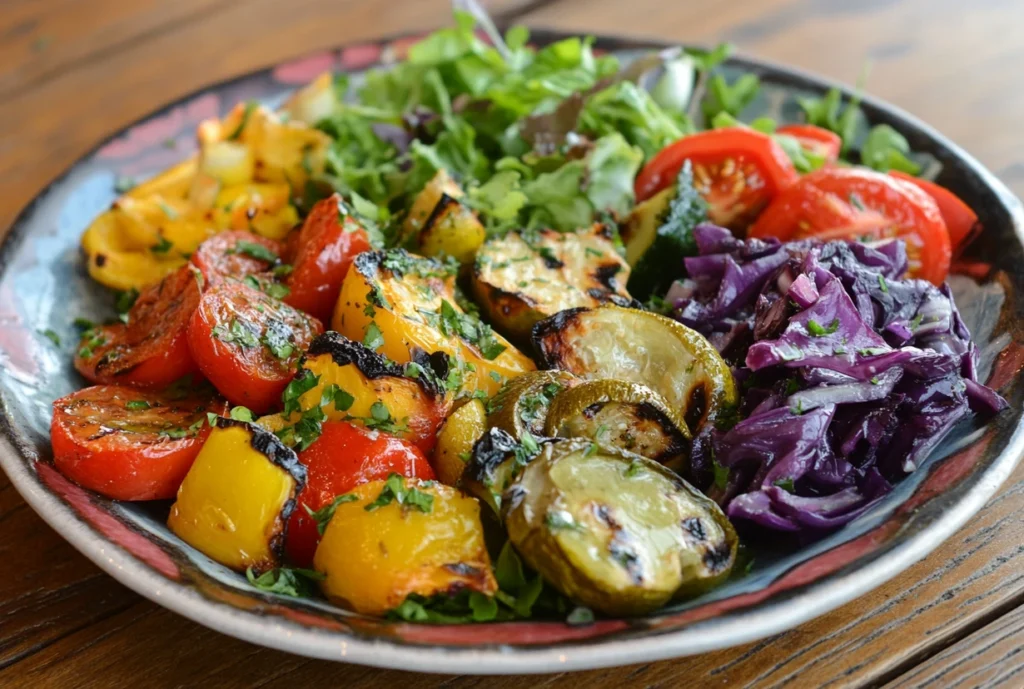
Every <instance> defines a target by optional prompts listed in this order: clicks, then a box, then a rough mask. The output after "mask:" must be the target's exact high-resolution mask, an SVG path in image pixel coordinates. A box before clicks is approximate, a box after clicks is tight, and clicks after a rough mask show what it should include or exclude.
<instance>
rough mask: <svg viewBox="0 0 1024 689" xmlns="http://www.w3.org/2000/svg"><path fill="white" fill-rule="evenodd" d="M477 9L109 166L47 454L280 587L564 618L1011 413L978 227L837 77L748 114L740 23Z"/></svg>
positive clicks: (689, 586)
mask: <svg viewBox="0 0 1024 689" xmlns="http://www.w3.org/2000/svg"><path fill="white" fill-rule="evenodd" d="M484 29H485V30H484V31H482V32H481V31H480V27H478V26H477V21H476V20H475V19H474V18H473V16H471V15H469V14H464V13H458V12H457V13H456V15H455V25H454V26H452V27H450V28H445V29H441V30H440V31H437V32H435V33H433V34H431V35H430V36H428V37H426V38H425V39H423V40H422V41H420V42H418V43H416V44H415V45H413V46H411V47H410V48H409V50H408V55H407V56H406V58H405V59H404V60H402V61H400V62H398V63H397V64H395V65H393V66H389V67H388V68H386V69H376V70H373V71H370V72H369V73H367V74H366V75H364V78H361V79H351V78H350V77H349V76H348V75H338V76H331V75H322V76H321V77H319V78H318V79H316V80H315V81H313V82H312V83H311V84H309V85H308V86H306V87H304V88H302V89H300V90H299V91H298V92H296V93H295V94H294V95H293V96H292V97H291V98H290V99H289V100H288V101H287V102H286V103H285V104H284V105H283V106H282V108H281V109H280V110H279V111H276V112H275V111H271V110H269V109H267V108H266V107H263V106H260V105H259V104H256V103H247V104H240V105H238V106H237V107H236V108H235V109H234V110H232V111H231V112H230V113H228V114H227V115H226V116H225V117H224V118H223V119H218V120H210V121H207V122H204V123H202V125H200V127H199V131H198V139H199V144H200V152H199V154H198V156H197V157H195V158H193V159H191V160H188V161H184V162H182V163H181V164H179V165H177V166H175V167H173V168H171V169H170V170H167V171H165V172H163V173H161V174H160V175H157V176H156V177H155V178H153V179H151V180H148V181H146V182H144V183H143V184H141V185H139V186H137V187H135V188H132V189H130V190H128V189H125V190H120V191H123V193H122V195H121V196H120V197H119V198H118V200H117V201H116V202H115V203H114V205H113V206H112V207H111V208H110V209H109V210H107V211H106V212H104V213H103V214H101V215H100V216H99V217H97V218H96V219H95V220H94V221H93V222H92V224H91V225H90V226H89V228H88V230H87V231H86V233H85V235H84V236H83V239H82V244H83V248H84V250H85V253H86V256H87V266H88V270H89V273H90V275H91V276H92V277H93V278H95V279H96V280H97V281H98V282H100V283H101V284H103V285H106V286H108V287H110V288H113V289H115V290H118V291H119V296H118V298H117V310H118V312H119V316H118V317H117V318H115V319H112V320H111V321H109V322H107V323H104V324H99V325H97V324H93V323H91V322H88V321H85V320H83V319H77V320H76V324H78V325H79V326H80V327H81V328H82V330H83V333H82V337H81V341H80V343H79V345H78V349H77V351H76V355H75V366H76V368H77V370H78V371H79V372H80V373H81V374H82V376H83V377H84V378H86V379H87V380H88V381H90V383H92V384H93V385H92V386H91V387H87V388H84V389H82V390H79V391H77V392H75V393H73V394H71V395H68V396H67V397H64V398H62V399H60V400H57V401H56V402H55V403H54V417H53V424H52V430H51V437H52V443H53V450H54V462H55V464H56V466H57V467H58V468H59V469H60V470H61V471H62V472H63V473H64V474H65V475H66V476H68V477H69V478H71V479H72V480H74V481H76V482H77V483H79V484H80V485H82V486H84V487H86V488H89V489H92V490H95V491H97V492H99V493H101V494H103V495H105V496H107V497H110V498H113V499H118V500H173V501H174V502H173V504H172V505H171V506H170V507H169V512H168V526H169V527H170V529H171V530H172V531H173V532H174V533H175V534H176V535H177V536H178V537H180V538H181V539H183V540H184V541H185V542H186V543H188V544H190V545H191V546H193V547H195V548H196V549H198V550H199V551H201V552H202V553H203V554H205V555H206V556H208V557H210V558H211V559H213V560H214V561H216V562H219V563H221V564H222V565H225V566H227V567H229V568H232V569H235V570H237V571H239V572H244V573H245V574H246V577H247V579H248V581H249V583H250V584H252V585H253V586H256V587H258V588H260V589H262V590H264V591H267V592H270V593H274V594H281V595H288V596H307V595H318V594H322V595H325V596H326V597H327V598H328V599H330V600H331V601H333V602H335V603H337V604H338V605H340V606H343V607H345V608H347V609H350V610H353V611H356V612H359V613H364V614H372V615H386V616H389V617H392V618H397V619H404V620H410V621H424V622H443V623H453V622H464V621H487V620H510V619H522V618H529V617H548V618H561V619H567V620H568V621H569V622H570V623H587V622H589V621H591V620H592V619H593V618H594V612H595V611H596V612H597V613H599V614H605V615H614V616H628V615H639V614H644V613H648V612H651V611H653V610H657V609H659V608H660V607H662V606H664V605H666V604H667V603H669V602H671V601H673V600H679V599H683V598H687V597H692V596H695V595H698V594H700V593H702V592H704V591H707V590H709V589H711V588H713V587H715V586H717V585H719V584H721V583H722V582H723V581H725V580H726V579H727V578H729V577H730V576H742V575H743V573H744V572H745V571H746V569H748V568H749V565H750V563H749V562H747V563H746V566H744V565H743V563H742V562H740V560H741V559H742V555H741V551H740V542H741V537H743V538H744V539H745V538H748V537H754V538H762V539H763V538H766V537H767V538H770V537H772V536H777V535H778V534H779V533H780V532H788V533H795V534H797V535H798V536H799V537H800V538H801V539H803V540H810V539H814V538H817V537H820V536H821V535H822V534H825V533H827V532H829V531H831V530H834V529H836V528H839V527H841V526H842V525H844V524H846V523H848V522H849V521H851V520H852V519H854V518H856V517H857V516H859V515H861V514H863V513H864V511H865V510H867V509H868V508H870V507H871V506H872V505H873V504H875V502H876V501H877V500H878V499H879V498H881V497H882V496H883V495H884V494H885V493H886V492H888V491H889V490H890V489H891V487H892V485H893V483H894V482H895V481H898V480H899V479H900V478H901V477H902V476H904V475H905V474H907V473H908V472H911V471H914V470H915V469H916V468H917V467H918V466H919V465H920V463H921V462H922V461H923V460H924V459H925V458H926V457H927V456H928V454H929V453H930V452H931V451H932V450H933V449H934V448H935V447H936V446H937V445H938V444H939V443H940V442H941V441H942V439H943V438H944V437H945V436H946V434H947V433H948V431H949V430H950V429H951V428H952V427H953V426H954V425H955V424H956V423H957V422H958V421H959V420H960V419H962V418H964V417H965V416H967V415H968V414H971V413H975V414H981V415H985V416H990V415H993V414H996V413H998V412H999V411H1001V410H1002V409H1003V408H1005V406H1006V403H1005V401H1004V400H1003V399H1002V398H1001V397H1000V396H999V395H998V393H996V392H995V391H993V390H991V389H989V388H987V387H985V385H984V384H983V381H980V380H979V379H978V373H977V350H976V347H975V345H974V343H973V342H971V339H970V334H969V333H968V332H967V329H966V327H965V326H964V323H963V321H962V319H961V318H960V316H959V314H958V312H957V310H956V306H955V304H954V303H953V299H952V295H951V293H950V291H949V288H948V286H946V285H945V283H944V280H945V277H946V275H947V273H948V271H949V269H950V264H951V260H952V257H953V255H954V253H955V252H959V251H960V250H962V248H963V247H964V246H965V245H966V244H967V243H968V242H969V241H970V240H971V239H972V238H973V237H974V236H975V235H976V234H977V232H979V231H980V225H979V223H978V217H977V215H976V214H975V213H974V211H973V210H972V209H970V208H969V207H968V206H966V205H965V204H964V203H963V202H962V201H961V200H960V199H958V198H957V197H956V196H955V195H954V194H953V193H952V192H950V191H948V190H946V189H944V188H942V187H940V186H938V185H936V184H934V183H932V182H928V181H926V180H922V179H918V178H917V177H915V176H914V175H916V174H918V173H919V172H920V171H921V165H920V162H919V161H920V160H921V157H920V156H917V155H916V154H914V153H913V152H912V151H911V150H910V147H909V145H908V142H907V140H906V139H905V138H904V137H903V136H901V135H900V134H899V133H898V132H897V131H895V130H894V129H892V128H891V127H889V126H888V125H877V126H875V127H872V128H869V129H867V134H866V136H863V137H858V132H862V131H863V127H862V123H861V120H862V119H863V115H862V114H861V112H860V109H859V107H858V98H857V97H853V98H845V97H844V96H843V94H842V93H841V92H840V91H839V90H837V89H833V90H831V91H829V92H828V93H827V94H826V95H825V96H824V97H822V98H820V99H803V100H801V101H800V102H799V106H800V108H801V109H802V111H803V116H804V121H803V122H800V123H788V124H782V123H777V122H775V121H773V120H769V119H765V118H759V119H755V120H753V121H749V122H747V121H744V120H743V119H742V118H743V116H744V114H745V112H746V110H747V108H748V106H749V105H750V104H751V103H752V102H753V101H754V99H755V98H756V97H757V95H758V91H759V88H760V84H759V79H758V76H757V75H756V74H743V75H741V76H739V77H738V78H736V79H734V80H729V79H727V78H726V76H725V75H724V74H723V73H722V71H721V70H720V68H719V66H720V65H721V63H722V62H723V61H724V60H725V59H727V58H728V56H729V54H730V48H729V47H728V46H720V47H718V48H716V49H715V50H712V51H706V52H705V51H694V50H683V49H674V50H664V51H661V52H658V53H653V54H649V55H643V56H640V57H637V58H636V59H634V60H632V61H630V62H628V63H623V62H620V60H619V59H618V58H617V57H615V56H613V55H607V54H602V53H600V51H598V50H596V49H595V47H594V43H593V41H592V40H590V39H584V38H568V39H564V40H560V41H557V42H554V43H551V44H549V45H546V46H543V47H540V48H535V47H533V46H531V45H529V33H528V31H527V30H526V29H524V28H522V27H515V28H512V29H510V30H509V31H508V32H507V34H506V35H505V36H504V39H503V41H492V40H485V38H484V36H487V35H491V36H494V35H495V34H494V31H493V27H490V26H485V27H484ZM55 342H56V341H55Z"/></svg>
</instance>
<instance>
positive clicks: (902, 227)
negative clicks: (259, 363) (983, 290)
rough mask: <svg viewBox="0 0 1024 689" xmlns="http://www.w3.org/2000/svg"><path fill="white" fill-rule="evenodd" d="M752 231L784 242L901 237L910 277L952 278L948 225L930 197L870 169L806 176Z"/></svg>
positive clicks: (826, 170)
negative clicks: (949, 276) (853, 201)
mask: <svg viewBox="0 0 1024 689" xmlns="http://www.w3.org/2000/svg"><path fill="white" fill-rule="evenodd" d="M851 199H856V200H857V203H859V205H860V206H862V208H857V207H856V206H854V205H853V203H852V202H851ZM748 236H750V237H758V238H763V237H777V238H778V239H781V240H782V241H787V240H790V239H801V238H806V237H814V238H817V239H822V240H824V241H828V240H832V239H858V238H860V237H863V236H871V237H875V238H878V239H884V238H887V237H896V238H899V239H903V240H904V241H905V242H906V244H907V256H908V258H909V259H910V269H909V274H910V276H911V277H916V278H921V279H923V280H928V281H930V282H933V283H935V284H941V283H942V281H943V280H945V279H946V274H947V273H948V272H949V263H950V257H951V253H952V252H951V249H950V242H949V232H948V231H947V230H946V224H945V222H943V220H942V216H941V214H940V213H939V209H938V206H937V205H936V204H935V202H934V201H933V200H932V199H931V197H930V196H928V195H927V194H926V193H924V192H923V191H921V189H919V188H918V187H916V186H914V185H912V184H908V183H906V182H902V181H900V180H898V179H895V178H893V177H890V176H889V175H885V174H882V173H880V172H875V171H874V170H868V169H865V168H840V167H828V168H822V169H820V170H816V171H814V172H812V173H810V174H808V175H806V176H804V177H803V178H802V179H801V180H800V181H799V182H798V183H797V184H795V185H793V186H792V187H790V188H789V189H787V190H786V191H785V192H783V193H782V194H780V195H779V196H778V197H777V198H776V199H775V200H774V201H772V203H771V204H770V205H769V207H768V208H766V209H765V211H764V212H763V213H762V214H761V216H760V217H759V218H758V219H757V221H756V222H755V223H754V224H753V226H751V228H750V233H749V235H748Z"/></svg>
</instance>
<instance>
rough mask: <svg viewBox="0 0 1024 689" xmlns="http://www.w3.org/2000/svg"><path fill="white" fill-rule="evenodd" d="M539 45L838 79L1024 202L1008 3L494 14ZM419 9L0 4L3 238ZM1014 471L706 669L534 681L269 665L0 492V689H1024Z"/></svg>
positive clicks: (413, 21) (1020, 12) (769, 4)
mask: <svg viewBox="0 0 1024 689" xmlns="http://www.w3.org/2000/svg"><path fill="white" fill-rule="evenodd" d="M487 4H488V6H489V7H490V8H491V10H492V11H493V12H495V14H497V15H503V16H506V17H516V18H518V19H519V20H521V21H523V22H525V23H527V24H530V25H532V26H537V27H555V28H562V29H569V30H576V31H583V32H585V31H594V32H605V33H616V32H618V33H627V34H631V35H636V36H651V37H657V38H664V39H675V40H681V41H689V42H706V43H713V42H717V41H719V40H730V41H732V42H734V43H736V44H737V45H738V46H739V47H740V49H741V51H743V52H746V53H750V54H754V55H758V56H762V57H766V58H769V59H773V60H777V61H780V62H787V63H790V64H794V65H798V66H800V67H804V68H806V69H810V70H812V71H815V72H819V73H821V74H824V75H826V76H829V77H832V78H835V79H838V80H840V81H845V82H852V81H854V80H855V79H856V77H857V75H858V74H859V73H860V71H861V70H862V68H863V66H864V64H865V61H869V62H870V77H869V79H868V90H869V91H871V92H872V93H874V94H876V95H878V96H881V97H882V98H885V99H887V100H889V101H892V102H894V103H896V104H898V105H900V106H902V107H904V108H906V109H907V110H909V111H910V112H912V113H914V114H915V115H918V116H919V117H921V118H922V119H924V120H926V121H928V122H930V123H931V124H933V125H935V126H936V127H937V128H938V129H939V130H941V131H943V132H944V133H946V134H947V135H949V136H951V137H952V138H953V139H954V140H955V141H956V142H957V143H959V144H960V145H962V146H963V147H965V148H966V149H967V150H968V151H970V152H972V153H973V154H974V155H976V156H977V157H978V158H979V159H980V160H981V161H982V162H984V163H985V164H987V165H988V166H989V167H990V168H991V169H992V170H993V171H995V172H996V174H997V175H999V176H1000V177H1001V178H1002V179H1003V180H1004V181H1005V182H1007V183H1008V184H1009V185H1010V187H1011V188H1012V189H1013V190H1014V191H1015V192H1016V193H1018V194H1021V193H1022V192H1024V137H1021V136H1020V135H1019V134H1018V132H1019V129H1020V124H1019V123H1020V122H1021V120H1022V119H1024V71H1022V70H1021V69H1020V65H1021V64H1024V42H1021V41H1020V40H1019V31H1018V30H1017V27H1020V26H1022V25H1024V3H1021V2H1019V1H1018V0H980V1H975V2H971V3H967V2H963V1H962V0H960V1H958V2H953V1H952V0H892V1H889V0H860V1H858V2H848V1H847V0H732V1H731V2H721V1H715V0H687V2H673V3H668V2H662V1H660V0H630V1H628V2H623V1H622V0H586V1H584V0H552V1H549V2H528V1H524V2H515V1H511V0H510V1H507V2H506V1H502V2H490V3H487ZM446 12H447V10H446V3H444V2H440V1H435V0H430V1H424V0H390V1H389V2H374V1H373V0H329V1H314V0H291V1H290V2H273V1H272V0H244V1H243V0H175V2H162V1H159V0H134V1H132V2H129V1H128V0H77V1H75V0H5V1H4V2H3V3H0V38H2V40H0V188H2V189H3V190H4V192H5V193H4V194H3V195H2V196H0V228H4V231H6V228H7V226H8V225H9V223H10V221H11V220H12V219H13V217H14V215H15V214H16V213H17V211H18V210H19V209H20V208H21V207H22V206H24V205H25V204H26V203H27V202H28V201H29V200H30V199H31V197H32V196H33V195H34V194H35V193H36V192H37V191H38V190H39V189H40V188H41V187H42V186H43V185H45V183H46V182H47V181H49V180H50V179H51V178H53V177H54V176H55V175H57V174H58V173H59V172H60V171H61V170H63V169H64V168H66V167H67V166H68V165H70V164H71V163H72V162H74V160H75V159H76V158H77V157H78V156H79V155H81V154H82V153H83V152H84V151H86V150H88V149H89V148H90V147H91V146H92V145H94V144H95V143H96V142H97V141H98V140H100V139H101V138H103V137H105V136H106V135H108V134H110V133H112V132H114V131H116V130H117V129H119V128H120V127H122V126H123V125H125V124H126V123H128V122H130V121H132V120H134V119H136V118H137V117H139V116H141V115H143V114H145V113H146V112H148V111H150V110H153V109H154V108H156V107H157V106H159V105H161V104H162V103H165V102H167V101H170V100H173V99H175V98H177V97H180V96H182V95H184V94H186V93H188V92H190V91H192V90H194V89H197V88H199V87H201V86H203V85H205V84H208V83H211V82H214V81H217V80H220V79H223V78H225V77H228V76H232V75H236V74H239V73H243V72H245V71H248V70H250V69H253V68H256V67H260V66H264V65H268V64H272V63H275V62H278V61H281V60H283V59H287V58H289V57H295V56H299V55H301V54H303V53H307V52H312V51H315V50H318V49H322V48H326V47H330V46H334V45H338V44H341V43H345V42H347V41H355V40H362V39H368V38H373V37H376V36H383V35H388V34H394V33H398V32H402V31H408V30H424V29H429V28H433V27H435V26H437V25H439V24H441V23H443V22H444V21H445V20H446V18H447V14H446ZM1022 553H1024V467H1022V468H1021V469H1019V470H1018V471H1017V472H1016V474H1015V475H1014V476H1013V477H1012V478H1011V479H1010V480H1009V481H1008V482H1007V483H1006V485H1005V486H1003V488H1002V490H1001V491H1000V493H999V494H998V495H997V497H996V498H994V499H993V500H992V501H991V502H990V503H989V505H987V506H986V507H985V509H984V510H983V511H982V512H981V513H980V514H979V515H978V516H977V517H975V518H974V519H972V520H971V522H970V523H969V524H968V525H967V526H966V527H965V528H964V529H963V530H962V531H960V532H959V533H958V534H956V535H955V536H954V537H953V538H951V539H950V540H949V541H947V542H946V543H944V544H943V545H942V546H941V547H940V548H939V549H938V550H936V551H935V552H934V553H932V554H931V555H930V556H929V557H927V558H926V559H925V560H923V561H921V562H920V563H918V564H917V565H915V566H914V567H912V568H910V569H909V570H907V571H906V572H904V573H902V574H900V575H898V576H897V577H895V578H894V579H893V580H892V581H890V582H889V583H888V584H886V585H884V586H882V587H880V588H879V589H877V590H875V591H873V592H871V593H870V594H868V595H865V596H863V597H862V598H860V599H858V600H856V601H854V602H852V603H850V604H847V605H845V606H843V607H841V608H839V609H838V610H836V611H835V612H833V613H831V614H829V615H826V616H824V617H821V618H819V619H817V620H814V621H812V622H810V623H807V624H805V625H803V626H801V627H799V628H797V629H794V630H792V631H790V632H786V633H784V634H780V635H778V636H776V637H773V638H770V639H766V640H764V641H761V642H759V643H755V644H748V645H745V646H740V647H737V648H734V649H730V650H727V651H721V652H717V653H711V654H707V655H703V656H699V657H696V658H688V659H680V660H676V661H666V662H660V663H653V664H647V665H639V666H631V667H624V668H618V669H611V670H601V671H595V672H584V673H576V674H561V675H549V676H542V677H507V678H480V677H468V676H467V677H451V676H426V675H413V674H411V673H404V672H400V671H385V670H377V669H371V668H362V667H357V666H352V665H341V664H335V663H327V662H321V661H314V660H307V659H304V658H300V657H295V656H289V655H285V654H282V653H278V652H274V651H270V650H266V649H262V648H259V647H256V646H253V645H250V644H247V643H244V642H241V641H237V640H235V639H231V638H229V637H225V636H222V635H220V634H217V633H216V632H212V631H210V630H207V629H205V628H203V627H201V626H199V625H196V624H194V623H192V622H189V621H187V620H185V619H183V618H181V617H178V616H176V615H174V614H172V613H170V612H167V611H166V610H164V609H162V608H159V607H158V606H156V605H154V604H152V603H150V602H148V601H146V600H144V599H142V598H140V597H139V596H137V595H136V594H134V593H132V592H130V591H128V590H127V589H125V588H124V587H122V586H121V585H120V584H118V583H116V582H115V581H114V580H113V579H111V578H109V577H107V576H106V575H104V574H102V573H101V572H100V571H99V570H98V569H97V568H96V567H95V566H94V565H92V564H91V563H90V562H88V561H87V560H86V559H85V558H84V557H82V556H81V555H79V554H78V553H77V552H76V551H75V550H73V549H72V548H71V546H69V545H67V544H66V543H65V542H64V541H63V540H62V539H61V537H60V536H59V535H58V534H57V533H55V532H54V531H52V530H51V529H50V528H49V527H47V526H46V525H45V524H44V523H43V522H42V521H41V520H40V519H39V518H38V517H37V516H36V515H35V514H34V513H33V512H32V511H31V509H29V508H28V507H27V506H26V505H25V503H24V502H23V501H22V500H21V498H20V497H19V496H18V495H17V494H16V493H15V491H14V489H13V488H12V487H11V486H10V484H9V482H8V481H7V479H6V478H5V477H3V476H2V475H0V562H2V563H3V567H2V569H0V571H2V572H3V576H0V686H4V687H8V686H9V687H34V688H35V687H50V686H54V687H93V686H95V687H108V686H128V685H131V686H135V687H150V686H152V687H165V686H166V687H170V686H187V687H191V686H202V687H220V686H225V687H229V686H260V687H277V686H281V687H296V686H317V687H320V686H345V687H351V688H361V687H375V686H385V685H388V684H391V685H396V683H397V686H411V685H413V684H415V686H418V687H424V688H429V687H442V686H443V687H502V688H508V689H514V688H520V687H522V688H526V687H530V688H534V687H542V686H543V687H576V686H588V687H593V688H594V689H603V688H605V687H609V688H610V687H623V686H643V687H679V686H727V687H733V686H742V687H783V686H786V687H803V686H807V687H845V686H881V685H883V684H886V683H891V686H899V687H922V686H933V687H953V686H957V687H973V686H986V687H994V686H1004V687H1021V686H1024V660H1022V659H1024V652H1021V646H1022V643H1024V608H1022V607H1021V605H1022V604H1024V556H1022Z"/></svg>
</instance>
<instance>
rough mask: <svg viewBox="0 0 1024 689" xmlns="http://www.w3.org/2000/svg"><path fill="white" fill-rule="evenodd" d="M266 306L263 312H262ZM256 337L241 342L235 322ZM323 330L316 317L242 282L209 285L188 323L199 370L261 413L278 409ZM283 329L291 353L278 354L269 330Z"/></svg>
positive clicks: (229, 396)
mask: <svg viewBox="0 0 1024 689" xmlns="http://www.w3.org/2000/svg"><path fill="white" fill-rule="evenodd" d="M260 309H262V311H261V310H260ZM236 322H237V323H238V324H240V325H241V326H243V327H245V328H246V329H247V331H248V333H249V336H250V337H251V338H252V339H251V340H250V341H249V342H248V343H242V342H238V341H236V340H237V338H236V337H234V335H233V331H232V324H233V323H236ZM322 331H323V326H322V325H321V324H320V321H318V320H317V319H315V318H312V317H311V316H308V315H306V314H304V313H302V312H300V311H297V310H296V309H293V308H292V307H290V306H288V305H287V304H284V303H282V302H280V301H278V300H277V299H274V298H273V297H270V296H267V295H266V294H264V293H262V292H260V291H258V290H254V289H252V288H251V287H248V286H246V285H243V284H241V283H239V282H234V281H229V280H225V281H223V282H221V283H219V284H215V285H213V286H211V287H209V288H208V289H207V291H206V292H205V293H204V294H203V298H202V299H201V300H200V302H199V306H198V307H197V308H196V309H195V312H194V313H193V315H192V319H191V321H190V322H189V326H188V346H189V349H190V350H191V352H192V356H193V357H194V358H195V361H196V364H197V365H198V366H199V370H200V371H202V372H203V375H205V376H206V377H207V379H209V381H210V382H211V383H213V385H214V387H216V388H217V390H218V391H220V393H221V394H222V395H224V397H226V398H227V399H228V400H229V401H230V402H232V403H233V404H237V405H243V406H246V407H248V408H249V409H251V410H252V411H253V412H255V413H257V414H263V413H266V412H268V411H271V410H272V409H274V408H275V407H276V406H277V405H278V404H279V403H280V399H281V393H282V392H283V391H284V389H285V387H286V386H287V385H288V381H290V380H291V379H292V376H293V375H294V373H295V367H296V364H297V363H298V360H299V357H301V355H302V353H303V352H304V351H305V349H306V347H308V346H309V343H310V341H312V339H313V338H314V337H316V336H317V335H319V334H320V333H321V332H322ZM275 332H280V333H283V334H284V336H285V338H286V341H287V342H288V343H290V344H291V346H292V351H291V352H290V353H289V354H288V356H286V357H284V358H278V357H277V356H275V354H274V353H273V352H272V351H271V350H270V348H269V347H268V346H267V345H266V341H267V337H268V333H269V334H270V335H273V334H274V333H275Z"/></svg>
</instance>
